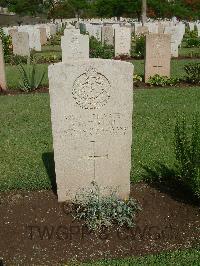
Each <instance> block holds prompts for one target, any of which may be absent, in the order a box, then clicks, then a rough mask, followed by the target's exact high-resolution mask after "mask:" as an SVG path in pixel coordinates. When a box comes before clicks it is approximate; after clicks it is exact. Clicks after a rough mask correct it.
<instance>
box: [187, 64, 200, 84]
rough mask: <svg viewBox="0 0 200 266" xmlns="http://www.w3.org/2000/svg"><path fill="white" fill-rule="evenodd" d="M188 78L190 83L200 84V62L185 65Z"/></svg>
mask: <svg viewBox="0 0 200 266" xmlns="http://www.w3.org/2000/svg"><path fill="white" fill-rule="evenodd" d="M184 70H185V72H186V80H187V81H188V82H189V83H193V84H200V63H190V64H188V65H185V66H184Z"/></svg>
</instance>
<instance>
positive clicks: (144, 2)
mask: <svg viewBox="0 0 200 266" xmlns="http://www.w3.org/2000/svg"><path fill="white" fill-rule="evenodd" d="M146 22H147V0H142V26H144V24H145V23H146Z"/></svg>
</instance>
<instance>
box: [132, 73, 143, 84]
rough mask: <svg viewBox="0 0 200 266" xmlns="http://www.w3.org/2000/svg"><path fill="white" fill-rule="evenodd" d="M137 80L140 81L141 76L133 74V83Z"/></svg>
mask: <svg viewBox="0 0 200 266" xmlns="http://www.w3.org/2000/svg"><path fill="white" fill-rule="evenodd" d="M137 81H140V82H142V77H141V76H139V75H137V74H135V75H133V83H136V82H137Z"/></svg>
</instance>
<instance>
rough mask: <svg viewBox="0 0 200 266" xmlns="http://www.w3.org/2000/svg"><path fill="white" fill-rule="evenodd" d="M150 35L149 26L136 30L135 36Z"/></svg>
mask: <svg viewBox="0 0 200 266" xmlns="http://www.w3.org/2000/svg"><path fill="white" fill-rule="evenodd" d="M146 34H149V29H148V27H147V26H138V27H137V28H136V32H135V35H137V36H140V35H146Z"/></svg>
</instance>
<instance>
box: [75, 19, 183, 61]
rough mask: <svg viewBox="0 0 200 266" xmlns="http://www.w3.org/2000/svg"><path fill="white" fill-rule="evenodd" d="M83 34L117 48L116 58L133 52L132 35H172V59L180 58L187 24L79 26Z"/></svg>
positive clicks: (81, 24) (83, 24)
mask: <svg viewBox="0 0 200 266" xmlns="http://www.w3.org/2000/svg"><path fill="white" fill-rule="evenodd" d="M79 27H80V30H81V32H88V33H89V36H93V37H95V38H96V39H97V40H99V41H101V42H102V43H105V44H108V45H114V46H115V56H118V55H120V54H127V55H130V51H131V34H132V33H133V32H134V33H135V35H146V34H149V33H155V34H157V33H158V34H162V33H164V34H170V35H171V55H172V57H178V47H179V46H180V45H181V42H182V39H183V36H184V34H185V24H183V23H177V25H173V24H172V23H169V22H168V23H167V22H165V23H161V22H159V23H148V24H146V25H145V26H141V24H139V23H134V25H132V26H131V25H128V23H126V24H125V25H120V24H117V23H115V24H110V25H108V24H107V25H103V24H89V23H86V24H85V23H80V24H79Z"/></svg>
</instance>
